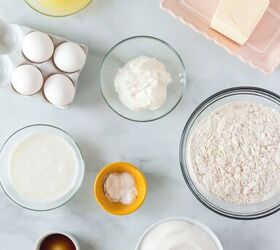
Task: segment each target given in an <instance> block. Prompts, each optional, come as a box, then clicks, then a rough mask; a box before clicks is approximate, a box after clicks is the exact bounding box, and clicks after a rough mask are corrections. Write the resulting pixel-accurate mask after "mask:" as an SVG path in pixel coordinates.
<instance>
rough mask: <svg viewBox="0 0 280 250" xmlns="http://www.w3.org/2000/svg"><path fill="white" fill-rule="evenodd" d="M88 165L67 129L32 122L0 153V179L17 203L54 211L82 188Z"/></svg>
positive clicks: (33, 208) (9, 140) (16, 134)
mask: <svg viewBox="0 0 280 250" xmlns="http://www.w3.org/2000/svg"><path fill="white" fill-rule="evenodd" d="M84 172H85V167H84V161H83V158H82V154H81V152H80V150H79V147H78V145H77V144H76V143H75V141H74V140H73V139H72V137H71V136H70V135H69V134H67V133H66V132H65V131H63V130H61V129H59V128H57V127H54V126H50V125H39V124H38V125H31V126H27V127H24V128H22V129H20V130H18V131H16V132H15V133H13V134H12V135H11V136H10V137H9V138H8V139H7V140H6V142H5V143H4V145H3V147H2V149H1V152H0V182H1V185H2V188H3V190H4V192H5V193H6V194H7V196H8V197H9V198H11V199H12V200H13V201H14V202H15V203H17V204H18V205H20V206H22V207H24V208H27V209H30V210H36V211H45V210H51V209H54V208H57V207H60V206H62V205H63V204H65V203H66V202H67V201H69V200H70V199H71V198H72V197H73V195H74V194H75V193H76V192H77V190H78V189H79V188H80V186H81V184H82V181H83V177H84Z"/></svg>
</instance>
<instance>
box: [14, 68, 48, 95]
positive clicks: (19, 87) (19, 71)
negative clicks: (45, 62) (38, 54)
mask: <svg viewBox="0 0 280 250" xmlns="http://www.w3.org/2000/svg"><path fill="white" fill-rule="evenodd" d="M43 82H44V79H43V76H42V73H41V71H40V70H39V69H38V68H37V67H35V66H33V65H21V66H19V67H17V68H16V69H15V70H14V72H13V75H12V86H13V87H14V89H15V90H16V91H17V92H18V93H20V94H22V95H34V94H35V93H37V92H38V91H39V90H40V89H41V88H42V86H43Z"/></svg>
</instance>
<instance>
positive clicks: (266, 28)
mask: <svg viewBox="0 0 280 250" xmlns="http://www.w3.org/2000/svg"><path fill="white" fill-rule="evenodd" d="M218 4H219V0H162V1H161V8H162V9H164V10H166V11H168V12H169V13H171V14H172V15H173V16H174V17H176V18H178V19H180V20H181V21H182V22H184V23H185V24H187V25H189V26H190V27H191V28H193V29H194V30H195V31H197V32H199V33H201V34H203V35H204V36H205V37H207V38H208V39H211V40H213V41H214V42H215V43H217V44H218V45H220V46H222V47H223V48H225V49H226V50H227V51H228V52H229V53H231V54H233V55H236V56H238V57H239V58H240V59H241V60H243V61H245V62H247V63H249V64H250V65H251V66H252V67H255V68H258V69H260V70H261V71H263V72H264V73H267V74H270V73H272V72H273V70H274V69H275V68H276V67H277V66H278V65H279V63H280V0H270V5H269V7H268V9H267V11H266V12H265V14H264V16H263V17H262V19H261V21H260V22H259V24H258V25H257V27H256V28H255V30H254V31H253V33H252V35H251V36H250V38H249V40H248V41H247V42H246V44H245V45H243V46H240V45H238V44H237V43H235V42H234V41H232V40H230V39H229V38H227V37H225V36H223V35H222V34H220V33H219V32H217V31H215V30H213V29H211V28H210V21H211V18H212V16H213V14H214V12H215V10H216V8H217V6H218Z"/></svg>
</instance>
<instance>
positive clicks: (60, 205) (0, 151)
mask: <svg viewBox="0 0 280 250" xmlns="http://www.w3.org/2000/svg"><path fill="white" fill-rule="evenodd" d="M32 127H49V128H54V129H57V130H58V131H60V132H63V133H65V134H66V135H67V136H69V138H70V139H71V140H72V142H73V143H74V144H75V145H76V147H77V150H78V151H77V152H78V153H79V155H80V156H81V158H80V160H81V163H82V165H81V167H82V168H83V169H82V171H83V178H82V180H81V183H80V184H79V185H78V186H77V187H76V191H75V192H74V193H73V194H72V195H71V197H70V198H69V199H68V200H66V201H65V202H63V203H61V204H59V205H57V206H55V207H52V208H47V209H33V208H30V207H27V206H24V205H22V204H20V203H19V202H17V201H16V200H15V199H13V198H12V197H11V196H10V195H9V194H8V193H7V191H6V189H5V188H4V186H3V184H2V182H1V181H0V186H1V188H2V190H3V192H4V193H5V194H6V196H7V197H8V198H9V199H10V200H11V201H13V202H14V203H15V204H16V205H18V206H20V207H22V208H24V209H27V210H29V211H35V212H46V211H51V210H54V209H57V208H59V207H62V206H64V205H65V204H66V203H68V202H69V201H70V200H72V198H73V197H74V196H75V194H76V193H77V192H78V190H79V189H80V188H81V186H82V184H83V180H84V174H85V162H84V157H83V155H82V151H81V149H80V147H79V145H78V144H77V142H76V141H75V140H74V139H73V137H72V136H71V135H70V134H69V133H67V132H66V131H65V130H63V129H61V128H59V127H56V126H53V125H50V124H43V123H37V124H31V125H27V126H24V127H22V128H20V129H17V130H16V131H15V132H13V133H12V134H11V135H9V137H8V138H7V139H6V140H5V142H4V143H3V145H2V146H1V149H0V154H1V153H2V150H3V149H4V147H5V146H6V143H7V142H8V141H9V140H10V139H11V138H12V137H13V136H14V135H16V134H17V133H18V132H20V131H22V130H25V129H28V128H32Z"/></svg>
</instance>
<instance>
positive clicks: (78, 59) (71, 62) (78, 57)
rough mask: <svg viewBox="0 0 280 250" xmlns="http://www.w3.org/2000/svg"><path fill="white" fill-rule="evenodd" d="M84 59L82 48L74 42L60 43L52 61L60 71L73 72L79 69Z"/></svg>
mask: <svg viewBox="0 0 280 250" xmlns="http://www.w3.org/2000/svg"><path fill="white" fill-rule="evenodd" d="M85 61H86V54H85V52H84V50H83V49H82V48H81V47H80V46H79V45H78V44H76V43H71V42H66V43H62V44H60V45H59V46H58V47H57V48H56V50H55V52H54V63H55V65H56V66H57V67H58V68H59V69H60V70H62V71H65V72H75V71H78V70H80V69H81V68H82V67H83V66H84V64H85Z"/></svg>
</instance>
